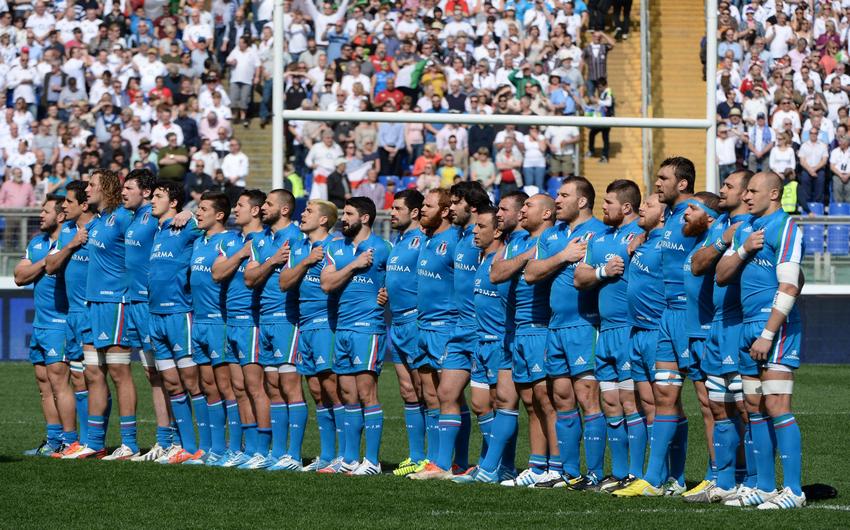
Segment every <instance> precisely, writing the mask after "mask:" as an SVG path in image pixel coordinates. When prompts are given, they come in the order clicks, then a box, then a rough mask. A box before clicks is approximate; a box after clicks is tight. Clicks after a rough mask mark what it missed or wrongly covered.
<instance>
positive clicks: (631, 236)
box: [620, 233, 635, 243]
mask: <svg viewBox="0 0 850 530" xmlns="http://www.w3.org/2000/svg"><path fill="white" fill-rule="evenodd" d="M634 238H635V235H634V233H631V234H626V237H624V238H623V239H621V240H620V241H621V242H622V243H631V242H632V240H633V239H634Z"/></svg>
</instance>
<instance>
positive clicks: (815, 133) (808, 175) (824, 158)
mask: <svg viewBox="0 0 850 530" xmlns="http://www.w3.org/2000/svg"><path fill="white" fill-rule="evenodd" d="M808 133H809V140H808V141H806V142H803V145H801V146H800V149H799V150H798V151H797V154H798V155H799V157H800V167H802V169H803V170H802V171H800V175H799V177H798V179H797V180H798V182H797V202H798V203H799V204H800V205H801V206H802V208H803V212H804V213H810V210H809V203H810V202H817V203H821V204H823V192H824V187H825V186H824V185H825V184H826V164H827V162H829V148H828V147H827V145H826V144H825V143H823V142H821V141H820V140H819V133H820V131H819V129H818V128H817V127H812V128H810V129H809V131H808Z"/></svg>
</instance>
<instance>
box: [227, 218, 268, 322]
mask: <svg viewBox="0 0 850 530" xmlns="http://www.w3.org/2000/svg"><path fill="white" fill-rule="evenodd" d="M262 234H263V232H262V231H257V232H250V233H248V234H244V235H243V234H241V233H236V232H234V234H233V235H234V237H233V239H231V240H230V241H228V242H227V243H226V244H225V245H224V247H222V249H221V250H222V253H223V255H224V257H225V258H229V257H230V256H232V255H233V254H236V253H237V252H239V251H240V250H242V247H244V246H245V245H246V244H248V243H252V242H253V241H254V238H258V237H261V236H262ZM249 259H250V258H243V259H242V262H241V263H240V264H239V267H238V268H237V269H236V271H235V272H234V273H233V275H232V276H231V277H230V278H229V279H228V280H225V281H224V282H222V287H223V288H226V289H227V322H228V323H234V324H235V323H238V322H248V323H250V324H252V325H256V324H258V323H259V322H260V293H261V291H260V290H259V289H249V288H248V287H247V286H246V285H245V266H246V265H247V264H248V260H249Z"/></svg>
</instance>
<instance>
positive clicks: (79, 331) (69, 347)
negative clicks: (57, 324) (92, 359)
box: [65, 311, 92, 361]
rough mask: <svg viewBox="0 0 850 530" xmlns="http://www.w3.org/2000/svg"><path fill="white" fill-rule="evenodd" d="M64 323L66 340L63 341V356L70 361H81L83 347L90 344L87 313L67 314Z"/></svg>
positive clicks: (89, 327)
mask: <svg viewBox="0 0 850 530" xmlns="http://www.w3.org/2000/svg"><path fill="white" fill-rule="evenodd" d="M65 322H66V326H67V327H66V333H67V340H66V341H65V355H67V356H68V360H70V361H81V360H82V359H83V346H84V345H85V344H91V343H92V336H91V324H90V323H89V315H88V313H82V312H79V311H77V312H74V313H68V319H67V320H66V321H65Z"/></svg>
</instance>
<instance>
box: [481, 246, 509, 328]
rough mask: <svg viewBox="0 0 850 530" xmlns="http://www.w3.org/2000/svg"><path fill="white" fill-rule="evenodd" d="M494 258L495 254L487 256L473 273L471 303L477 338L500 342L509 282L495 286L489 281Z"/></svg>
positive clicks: (505, 316) (505, 317) (503, 326)
mask: <svg viewBox="0 0 850 530" xmlns="http://www.w3.org/2000/svg"><path fill="white" fill-rule="evenodd" d="M495 256H496V253H495V252H492V253H490V254H488V255H487V256H486V257H485V258H484V260H483V261H482V262H481V263H480V264H479V265H478V270H476V271H475V289H474V292H473V302H474V304H475V320H476V323H477V325H478V338H479V340H482V341H494V340H502V339H503V338H504V337H505V327H506V326H505V322H506V320H507V315H506V314H505V311H506V307H507V305H506V300H507V296H508V289H509V287H510V282H503V283H500V284H498V285H497V284H494V283H493V282H491V281H490V269H491V268H492V267H493V258H494V257H495Z"/></svg>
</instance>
